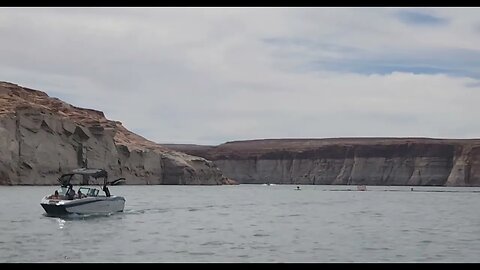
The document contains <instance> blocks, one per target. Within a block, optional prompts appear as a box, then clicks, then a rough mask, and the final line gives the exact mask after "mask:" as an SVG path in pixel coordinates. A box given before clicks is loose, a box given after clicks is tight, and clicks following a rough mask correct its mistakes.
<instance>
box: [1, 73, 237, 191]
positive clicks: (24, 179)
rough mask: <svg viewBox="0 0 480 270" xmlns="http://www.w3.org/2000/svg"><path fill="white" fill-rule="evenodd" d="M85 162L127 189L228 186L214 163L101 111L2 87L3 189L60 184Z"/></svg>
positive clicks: (7, 86) (39, 94) (12, 85)
mask: <svg viewBox="0 0 480 270" xmlns="http://www.w3.org/2000/svg"><path fill="white" fill-rule="evenodd" d="M85 160H87V161H88V166H89V167H101V168H105V169H107V171H109V173H110V175H112V176H113V177H126V179H127V184H211V185H215V184H222V183H229V181H228V180H227V179H226V178H225V177H223V175H222V174H221V172H220V170H219V169H218V168H217V167H216V166H215V165H214V164H213V163H212V162H210V161H208V160H205V159H204V158H200V157H195V156H191V155H187V154H184V153H180V152H177V151H172V150H169V149H167V148H165V147H162V146H161V145H159V144H156V143H154V142H152V141H149V140H147V139H145V138H143V137H141V136H139V135H137V134H135V133H133V132H130V131H129V130H127V129H126V128H125V127H123V126H122V124H121V122H118V121H111V120H108V119H106V118H105V115H104V114H103V112H101V111H97V110H92V109H85V108H79V107H75V106H72V105H70V104H68V103H66V102H63V101H61V100H59V99H57V98H52V97H49V96H48V95H47V94H46V93H44V92H41V91H37V90H32V89H28V88H25V87H21V86H18V85H15V84H11V83H7V82H0V184H11V185H15V184H35V185H37V184H38V185H41V184H56V179H57V177H58V176H59V174H60V173H64V172H67V171H69V170H71V169H73V168H76V167H79V166H83V165H85V164H84V163H85Z"/></svg>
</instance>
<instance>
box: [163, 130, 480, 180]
mask: <svg viewBox="0 0 480 270" xmlns="http://www.w3.org/2000/svg"><path fill="white" fill-rule="evenodd" d="M164 146H165V147H168V148H170V149H177V150H180V149H181V151H183V152H185V153H189V154H195V155H198V156H201V157H205V158H207V159H209V160H212V161H214V162H215V164H216V165H217V166H218V167H219V168H220V169H221V170H222V172H223V173H224V174H225V175H226V176H227V177H231V178H234V179H237V180H238V181H239V182H240V183H266V182H269V183H283V184H344V185H345V184H355V185H448V186H480V140H479V139H468V140H467V139H430V138H330V139H268V140H252V141H236V142H228V143H225V144H221V145H219V146H193V145H164Z"/></svg>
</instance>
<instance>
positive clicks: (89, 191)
mask: <svg viewBox="0 0 480 270" xmlns="http://www.w3.org/2000/svg"><path fill="white" fill-rule="evenodd" d="M78 190H80V191H81V192H82V193H83V194H84V195H87V196H88V197H97V196H98V193H99V192H100V190H98V189H96V188H87V187H81V188H79V189H78Z"/></svg>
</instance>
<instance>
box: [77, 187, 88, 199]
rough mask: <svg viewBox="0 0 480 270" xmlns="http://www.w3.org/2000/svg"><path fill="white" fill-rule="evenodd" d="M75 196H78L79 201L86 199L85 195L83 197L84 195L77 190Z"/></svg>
mask: <svg viewBox="0 0 480 270" xmlns="http://www.w3.org/2000/svg"><path fill="white" fill-rule="evenodd" d="M77 194H78V195H77V196H78V198H79V199H81V198H85V197H87V196H86V195H84V194H83V193H82V192H81V191H80V189H79V190H78V193H77Z"/></svg>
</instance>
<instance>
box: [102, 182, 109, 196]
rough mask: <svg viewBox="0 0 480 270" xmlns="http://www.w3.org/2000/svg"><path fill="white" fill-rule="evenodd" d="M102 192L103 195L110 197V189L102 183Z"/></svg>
mask: <svg viewBox="0 0 480 270" xmlns="http://www.w3.org/2000/svg"><path fill="white" fill-rule="evenodd" d="M103 192H105V195H106V196H107V197H110V190H108V187H107V185H103Z"/></svg>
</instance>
